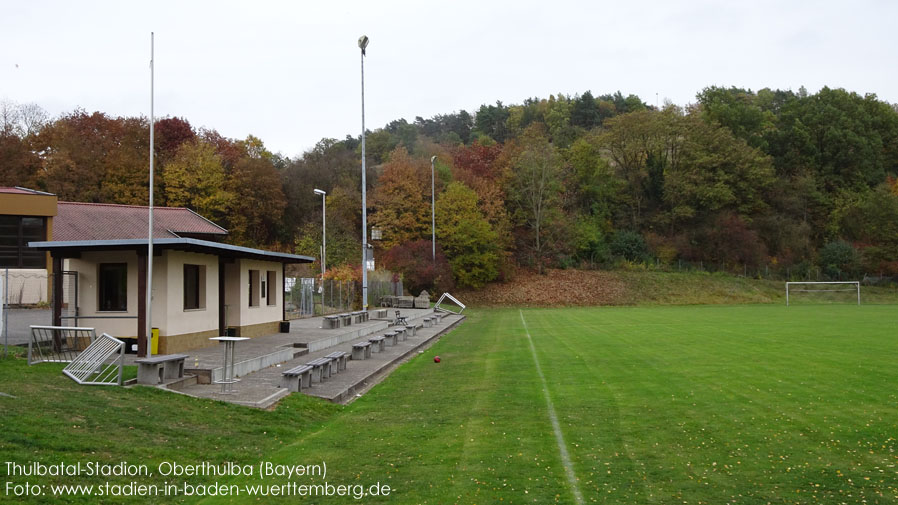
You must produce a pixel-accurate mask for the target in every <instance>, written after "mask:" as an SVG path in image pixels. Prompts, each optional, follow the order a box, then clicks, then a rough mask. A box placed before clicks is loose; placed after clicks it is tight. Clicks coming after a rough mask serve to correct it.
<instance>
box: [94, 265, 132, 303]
mask: <svg viewBox="0 0 898 505" xmlns="http://www.w3.org/2000/svg"><path fill="white" fill-rule="evenodd" d="M99 270H100V271H99V275H98V277H99V283H98V284H99V290H98V291H99V297H100V299H99V303H98V305H99V310H100V311H121V312H124V311H127V310H128V264H127V263H100V267H99Z"/></svg>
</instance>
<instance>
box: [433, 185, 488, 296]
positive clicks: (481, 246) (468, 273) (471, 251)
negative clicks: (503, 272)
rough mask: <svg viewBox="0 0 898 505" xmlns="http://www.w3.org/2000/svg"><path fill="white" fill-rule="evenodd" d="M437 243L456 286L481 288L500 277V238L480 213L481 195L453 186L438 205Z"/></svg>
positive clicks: (465, 187)
mask: <svg viewBox="0 0 898 505" xmlns="http://www.w3.org/2000/svg"><path fill="white" fill-rule="evenodd" d="M436 206H437V209H436V214H437V230H436V231H437V239H438V240H439V243H440V246H441V247H442V249H443V251H445V253H446V257H447V258H448V259H449V264H450V265H451V266H452V274H453V276H454V277H455V280H456V282H458V284H459V285H461V286H463V287H471V288H475V289H477V288H480V287H483V285H484V284H486V283H487V282H490V281H492V280H494V279H496V277H497V276H498V275H499V261H500V256H499V251H498V247H497V244H496V234H495V232H493V230H492V229H491V228H490V225H489V223H488V222H487V220H486V218H485V217H484V216H483V213H482V212H480V208H479V206H478V204H477V194H476V193H474V191H473V190H472V189H470V188H468V187H467V186H465V185H464V184H462V183H460V182H453V183H451V184H449V186H448V187H447V188H446V191H444V192H443V194H441V195H440V198H439V200H437V202H436Z"/></svg>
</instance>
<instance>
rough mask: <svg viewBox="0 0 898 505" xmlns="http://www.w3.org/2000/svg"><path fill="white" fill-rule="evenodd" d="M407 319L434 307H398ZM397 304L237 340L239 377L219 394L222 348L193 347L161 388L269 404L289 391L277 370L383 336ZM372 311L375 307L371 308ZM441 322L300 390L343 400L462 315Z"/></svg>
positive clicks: (448, 315)
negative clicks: (327, 324)
mask: <svg viewBox="0 0 898 505" xmlns="http://www.w3.org/2000/svg"><path fill="white" fill-rule="evenodd" d="M399 310H400V313H401V315H402V316H403V317H405V318H407V321H408V323H409V324H414V325H418V324H423V321H424V318H425V317H428V316H431V315H433V313H434V311H433V309H399ZM396 311H397V309H387V315H388V316H389V317H388V318H386V319H383V318H382V319H374V318H372V319H369V320H368V321H367V322H363V323H353V324H352V325H349V326H345V327H342V328H336V329H323V328H321V324H322V320H323V318H322V317H314V318H308V319H296V320H293V321H291V322H290V332H289V333H277V334H273V335H267V336H263V337H256V338H252V339H250V340H245V341H242V342H237V344H236V347H235V360H234V362H235V367H234V368H235V372H236V373H235V375H236V376H237V377H239V378H240V382H238V383H237V384H235V385H234V392H233V393H231V394H222V392H221V385H219V384H215V383H214V381H215V380H218V379H219V378H220V377H222V376H223V370H222V358H223V356H222V349H221V348H220V347H218V346H215V347H207V348H203V349H195V350H193V351H190V352H189V353H187V354H188V355H189V357H188V358H187V360H186V363H185V375H190V376H191V377H187V378H185V379H183V380H178V381H170V382H168V383H167V384H165V385H164V386H160V387H164V388H167V389H170V390H174V391H178V392H180V393H183V394H187V395H190V396H195V397H201V398H210V399H216V400H221V401H226V402H230V403H237V404H241V405H247V406H252V407H258V408H268V407H270V406H272V405H274V404H275V403H277V401H278V400H280V399H281V398H283V397H285V396H287V395H288V394H290V391H289V390H287V389H285V388H282V387H281V376H282V374H281V372H282V371H284V370H288V369H290V368H293V367H295V366H298V365H303V364H305V363H307V362H309V361H311V360H313V359H316V358H321V357H323V356H325V355H327V354H330V353H332V352H334V351H346V352H347V353H350V354H351V352H352V344H354V343H356V342H364V341H367V340H368V338H369V337H373V336H376V335H382V334H383V333H385V332H386V331H388V328H389V327H390V326H391V324H392V322H393V319H394V317H395V315H396ZM370 313H371V315H372V316H373V315H375V314H376V310H371V311H370ZM443 314H444V315H443V317H442V322H441V323H439V324H435V325H434V326H433V327H430V328H423V327H422V328H419V329H418V331H417V333H416V336H414V337H408V338H407V339H406V340H405V341H402V342H396V343H395V345H393V346H387V347H385V349H384V350H383V351H382V352H379V353H372V355H371V357H370V358H369V359H365V360H349V362H348V364H347V367H346V370H344V371H341V372H340V373H338V374H336V375H334V376H331V377H330V378H329V379H326V380H324V381H321V382H317V383H314V384H313V385H312V387H311V388H309V389H304V390H303V391H302V392H303V393H304V394H309V395H312V396H317V397H320V398H323V399H326V400H329V401H332V402H338V403H348V402H349V401H351V400H352V399H354V398H356V397H357V395H360V394H361V393H363V392H364V391H367V390H368V389H369V388H370V387H371V386H373V385H374V384H376V383H377V382H379V381H380V380H382V379H383V378H384V377H385V376H386V375H387V374H389V372H391V371H392V370H393V369H394V368H395V367H396V366H398V365H399V364H401V363H402V362H403V361H405V360H407V359H408V358H410V357H411V356H414V355H416V354H418V353H419V352H420V351H423V350H424V349H426V348H427V347H429V346H430V345H431V344H432V343H434V342H435V341H436V340H437V339H438V338H439V337H440V336H442V335H443V334H445V333H446V332H448V331H449V330H450V329H451V328H452V327H454V326H455V325H457V324H459V323H461V322H462V321H463V320H464V316H461V315H455V314H451V313H443Z"/></svg>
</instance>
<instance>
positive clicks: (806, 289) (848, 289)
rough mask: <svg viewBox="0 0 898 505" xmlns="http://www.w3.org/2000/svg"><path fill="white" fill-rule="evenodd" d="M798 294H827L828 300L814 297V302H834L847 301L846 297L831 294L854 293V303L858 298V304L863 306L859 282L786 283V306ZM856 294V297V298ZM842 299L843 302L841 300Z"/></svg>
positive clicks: (851, 296)
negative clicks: (791, 297)
mask: <svg viewBox="0 0 898 505" xmlns="http://www.w3.org/2000/svg"><path fill="white" fill-rule="evenodd" d="M797 293H801V294H804V293H816V294H821V293H823V294H825V295H824V296H826V298H821V297H819V296H814V297H813V298H812V300H813V301H816V302H818V303H819V302H824V303H827V302H834V301H843V302H844V301H845V299H846V297H845V296H844V295H840V296H837V297H836V296H833V295H831V293H854V294H853V295H850V299H851V301H852V302H853V301H854V300H855V298H857V304H858V305H860V304H861V283H860V282H858V281H832V282H822V281H821V282H787V283H786V305H787V306H788V305H789V302H790V295H791V296H795V294H797ZM855 294H856V296H855ZM840 299H841V300H840Z"/></svg>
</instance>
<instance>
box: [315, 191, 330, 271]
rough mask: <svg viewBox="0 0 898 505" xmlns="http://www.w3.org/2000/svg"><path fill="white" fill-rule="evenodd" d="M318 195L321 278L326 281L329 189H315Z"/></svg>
mask: <svg viewBox="0 0 898 505" xmlns="http://www.w3.org/2000/svg"><path fill="white" fill-rule="evenodd" d="M314 191H315V194H316V195H321V280H322V281H324V271H325V270H326V269H325V268H324V259H325V256H326V255H327V218H326V217H325V216H326V215H327V207H326V204H325V202H326V199H325V197H326V196H327V191H323V190H320V189H315V190H314Z"/></svg>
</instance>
